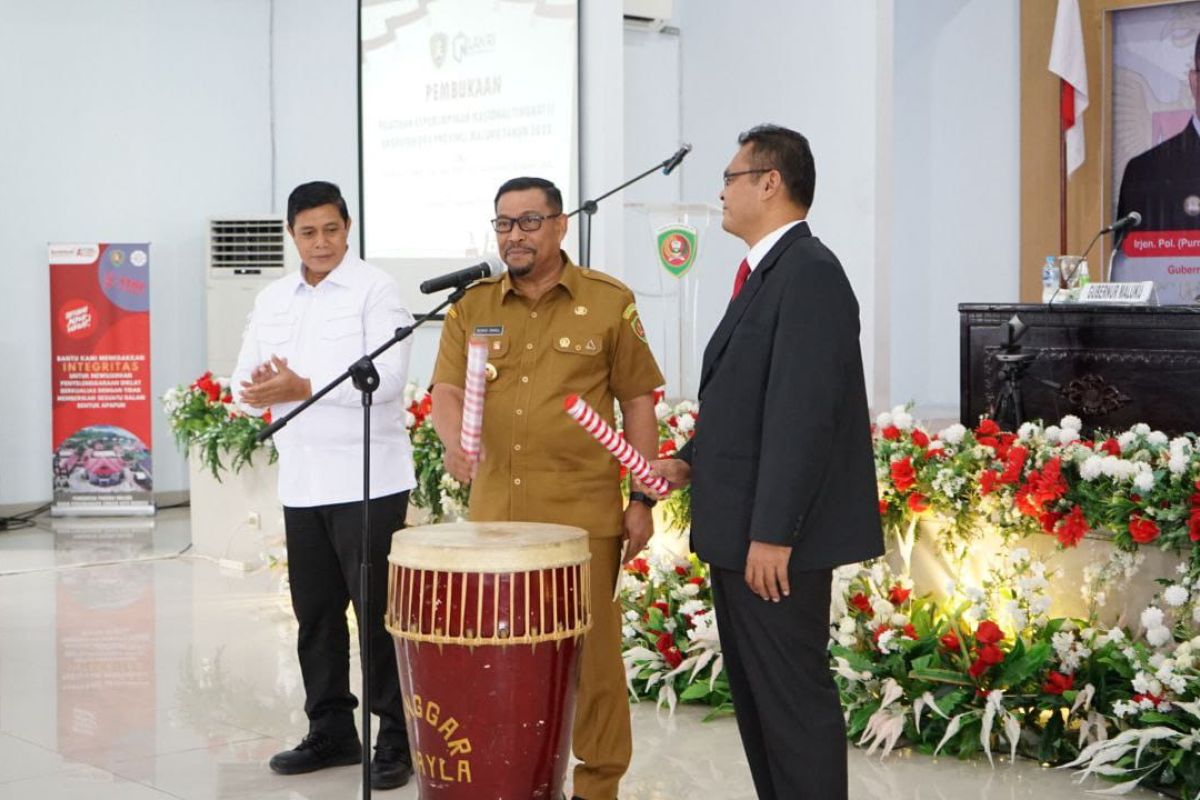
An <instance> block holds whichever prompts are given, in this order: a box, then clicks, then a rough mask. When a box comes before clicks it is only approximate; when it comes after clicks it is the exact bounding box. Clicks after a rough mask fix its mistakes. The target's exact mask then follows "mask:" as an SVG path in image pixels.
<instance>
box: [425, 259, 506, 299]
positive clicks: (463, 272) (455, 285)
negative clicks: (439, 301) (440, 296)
mask: <svg viewBox="0 0 1200 800" xmlns="http://www.w3.org/2000/svg"><path fill="white" fill-rule="evenodd" d="M502 272H504V262H502V261H501V260H500V257H499V256H496V255H490V256H488V257H487V261H481V262H480V263H478V264H474V265H472V266H470V267H465V268H463V269H456V270H455V271H454V272H447V273H446V274H445V275H439V276H438V277H436V278H430V279H429V280H427V281H425V282H424V283H422V284H421V294H433V293H434V292H441V291H444V290H446V289H462V288H463V287H465V286H470V285H471V284H472V283H474V282H475V281H479V280H483V279H484V278H490V277H492V276H493V275H499V274H500V273H502Z"/></svg>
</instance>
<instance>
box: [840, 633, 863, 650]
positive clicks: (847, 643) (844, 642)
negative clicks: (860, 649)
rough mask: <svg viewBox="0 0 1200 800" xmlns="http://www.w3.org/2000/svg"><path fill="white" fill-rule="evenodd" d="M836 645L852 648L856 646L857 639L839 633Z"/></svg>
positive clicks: (849, 634) (850, 634) (850, 635)
mask: <svg viewBox="0 0 1200 800" xmlns="http://www.w3.org/2000/svg"><path fill="white" fill-rule="evenodd" d="M837 643H838V644H840V645H841V646H842V647H854V645H856V644H858V639H856V638H855V636H854V634H852V633H839V634H838V637H837Z"/></svg>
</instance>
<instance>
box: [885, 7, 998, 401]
mask: <svg viewBox="0 0 1200 800" xmlns="http://www.w3.org/2000/svg"><path fill="white" fill-rule="evenodd" d="M1019 25H1020V18H1019V9H1018V5H1017V3H1016V2H1004V3H998V2H995V0H922V1H921V2H902V3H897V4H896V23H895V28H896V41H895V73H894V81H895V142H894V146H895V150H894V154H893V163H894V169H895V174H894V184H893V187H894V209H895V211H894V215H893V224H894V229H893V231H894V232H893V236H894V242H895V246H894V258H893V266H892V297H891V315H892V322H891V326H890V330H891V339H892V341H891V364H892V383H891V392H890V394H891V400H892V402H893V403H897V404H899V403H905V402H908V401H909V400H915V401H916V402H917V404H918V407H919V411H921V412H922V413H924V415H926V416H949V417H957V415H958V398H959V394H958V372H959V370H958V348H959V340H958V304H959V303H962V302H988V301H996V302H1016V300H1017V298H1018V274H1017V272H1018V270H1017V263H1018V258H1019V252H1018V245H1019V238H1018V237H1019V231H1020V225H1019V218H1018V212H1019V209H1018V199H1019V189H1020V187H1019V177H1020V130H1019V125H1020V62H1019V46H1020V33H1019Z"/></svg>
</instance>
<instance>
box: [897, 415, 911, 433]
mask: <svg viewBox="0 0 1200 800" xmlns="http://www.w3.org/2000/svg"><path fill="white" fill-rule="evenodd" d="M892 424H893V425H895V426H896V427H897V428H899V429H900V430H902V431H907V430H911V429H912V426H913V418H912V414H909V413H908V412H907V411H893V412H892Z"/></svg>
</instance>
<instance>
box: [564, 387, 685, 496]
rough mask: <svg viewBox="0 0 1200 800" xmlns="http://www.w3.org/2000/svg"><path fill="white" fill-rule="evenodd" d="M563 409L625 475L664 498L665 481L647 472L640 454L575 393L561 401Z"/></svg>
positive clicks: (668, 488) (668, 486)
mask: <svg viewBox="0 0 1200 800" xmlns="http://www.w3.org/2000/svg"><path fill="white" fill-rule="evenodd" d="M563 408H565V409H566V411H567V413H568V414H570V415H571V417H573V418H574V420H575V421H576V422H578V423H579V424H580V425H581V426H582V427H583V429H584V430H585V431H587V432H588V433H590V434H591V435H592V438H594V439H595V440H596V441H597V442H599V443H600V444H602V445H604V447H605V448H607V450H608V452H610V453H612V454H613V457H614V458H616V459H617V461H619V462H621V465H622V466H624V467H625V468H626V469H628V470H629V472H630V473H631V474H632V475H633V476H634V477H635V478H637V479H638V480H639V481H641V482H642V483H643V484H645V485H646V486H648V487H649V488H650V489H652V490H653V491H654V493H655V494H658V495H660V496H665V495H667V494H669V493H670V491H671V484H670V483H669V482H668V481H667V479H666V478H662V477H660V476H658V475H655V474H654V473H653V472H652V471H651V470H650V463H649V462H648V461H646V459H645V458H643V457H642V454H641V453H639V452H638V451H637V450H635V449H633V445H631V444H630V443H629V442H627V441H625V437H623V436H621V434H619V433H617V432H616V431H614V430H613V429H612V426H610V425H609V424H608V423H607V422H605V421H604V419H603V418H602V417H601V416H600V415H599V414H597V413H596V410H595V409H594V408H592V407H591V406H589V405H588V404H587V402H586V401H585V400H584V399H583V398H581V397H580V396H579V395H577V394H573V395H571V396H570V397H568V398H567V399H566V400H565V401H563Z"/></svg>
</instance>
